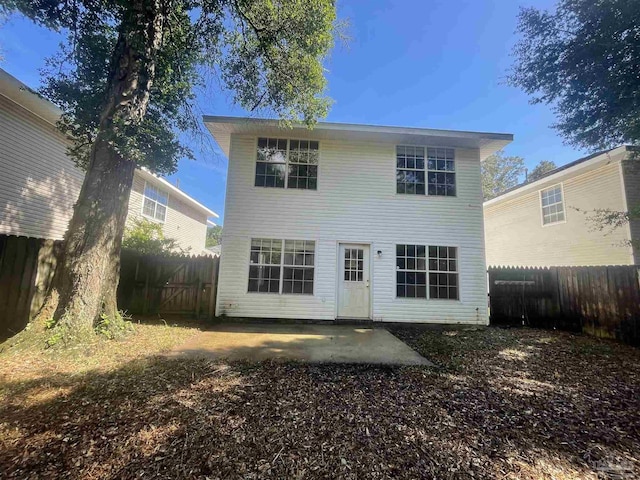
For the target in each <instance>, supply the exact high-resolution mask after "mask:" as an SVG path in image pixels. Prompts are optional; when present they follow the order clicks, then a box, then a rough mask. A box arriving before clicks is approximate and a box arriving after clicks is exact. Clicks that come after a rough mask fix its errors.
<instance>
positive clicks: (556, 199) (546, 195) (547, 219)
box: [540, 184, 564, 225]
mask: <svg viewBox="0 0 640 480" xmlns="http://www.w3.org/2000/svg"><path fill="white" fill-rule="evenodd" d="M540 206H541V208H542V224H543V225H551V224H552V223H558V222H564V202H563V199H562V185H560V184H558V185H554V186H553V187H551V188H547V189H545V190H540Z"/></svg>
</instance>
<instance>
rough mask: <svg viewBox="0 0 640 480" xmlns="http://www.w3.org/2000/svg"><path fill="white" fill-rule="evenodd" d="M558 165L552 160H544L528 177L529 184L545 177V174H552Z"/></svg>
mask: <svg viewBox="0 0 640 480" xmlns="http://www.w3.org/2000/svg"><path fill="white" fill-rule="evenodd" d="M556 168H558V167H557V165H556V164H555V163H554V162H552V161H551V160H542V161H541V162H540V163H539V164H538V165H536V166H535V168H534V169H533V170H531V172H529V174H528V175H527V181H528V182H535V181H536V180H538V179H539V178H542V177H544V175H545V174H547V173H548V172H550V171H551V170H555V169H556Z"/></svg>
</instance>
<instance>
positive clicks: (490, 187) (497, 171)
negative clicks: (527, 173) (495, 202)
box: [481, 150, 524, 201]
mask: <svg viewBox="0 0 640 480" xmlns="http://www.w3.org/2000/svg"><path fill="white" fill-rule="evenodd" d="M481 169H482V194H483V197H484V200H485V201H486V200H491V199H492V198H495V197H497V196H498V195H500V194H501V193H503V192H504V191H505V190H508V189H509V188H511V187H515V186H516V185H518V183H519V181H520V176H521V175H522V174H523V173H524V159H523V158H522V157H507V156H505V155H504V152H503V151H502V150H500V151H499V152H496V153H494V154H493V155H491V156H489V157H487V158H486V159H485V160H484V161H483V162H482V165H481Z"/></svg>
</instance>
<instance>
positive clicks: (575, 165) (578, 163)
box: [482, 145, 640, 207]
mask: <svg viewBox="0 0 640 480" xmlns="http://www.w3.org/2000/svg"><path fill="white" fill-rule="evenodd" d="M625 151H626V152H630V151H640V146H634V145H620V146H618V147H614V148H610V149H608V150H601V151H599V152H595V153H592V154H590V155H587V156H586V157H582V158H579V159H577V160H574V161H572V162H569V163H566V164H565V165H562V166H560V167H558V168H554V169H553V170H551V171H549V172H547V173H546V174H544V175H543V176H542V177H540V178H538V179H536V180H534V181H532V182H524V183H521V184H519V185H516V186H515V187H511V188H509V189H507V190H505V191H504V192H502V193H500V194H499V195H498V196H496V197H494V198H492V199H491V200H487V201H486V202H484V203H483V204H482V205H483V206H485V207H488V206H491V205H493V204H496V203H499V202H501V201H503V200H507V199H509V198H511V197H513V196H515V195H516V194H517V193H519V192H521V191H525V190H530V189H534V188H535V187H536V186H540V185H541V184H542V183H543V182H546V181H548V180H550V179H552V178H553V177H559V176H560V175H561V174H566V173H568V171H570V170H573V171H576V172H577V171H580V170H581V169H583V168H586V167H588V166H590V165H593V164H596V163H598V162H601V161H603V160H605V159H606V158H607V156H611V155H617V154H619V153H622V152H625Z"/></svg>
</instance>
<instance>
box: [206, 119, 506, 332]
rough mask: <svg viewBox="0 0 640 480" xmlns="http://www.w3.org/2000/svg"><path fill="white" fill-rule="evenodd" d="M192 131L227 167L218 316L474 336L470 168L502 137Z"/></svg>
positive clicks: (477, 274) (476, 291) (478, 249)
mask: <svg viewBox="0 0 640 480" xmlns="http://www.w3.org/2000/svg"><path fill="white" fill-rule="evenodd" d="M205 124H206V125H207V127H208V129H209V130H210V131H211V133H212V135H213V136H214V138H215V139H216V141H217V142H218V144H219V145H220V147H221V149H222V150H223V151H224V152H225V154H226V155H227V156H228V158H229V169H228V179H227V196H226V212H225V228H224V233H223V238H222V255H221V263H220V279H219V287H218V297H217V306H216V312H217V314H218V315H226V316H229V317H265V318H294V319H318V320H336V319H338V320H340V319H349V320H353V319H356V320H373V321H383V322H441V323H474V324H486V323H487V309H486V303H487V297H486V272H485V258H484V239H483V219H482V191H481V182H480V162H481V160H482V159H483V158H485V157H486V156H488V155H490V154H491V153H493V152H494V151H496V150H498V149H500V148H502V147H504V146H505V145H506V144H508V143H509V142H510V141H511V140H512V136H511V135H508V134H492V133H474V132H456V131H445V130H429V129H420V128H401V127H377V126H367V125H348V124H335V123H320V124H318V125H317V126H316V127H315V128H314V129H313V130H308V129H306V128H301V127H294V128H292V129H283V128H279V126H278V122H276V121H270V120H257V119H242V118H229V117H205Z"/></svg>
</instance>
